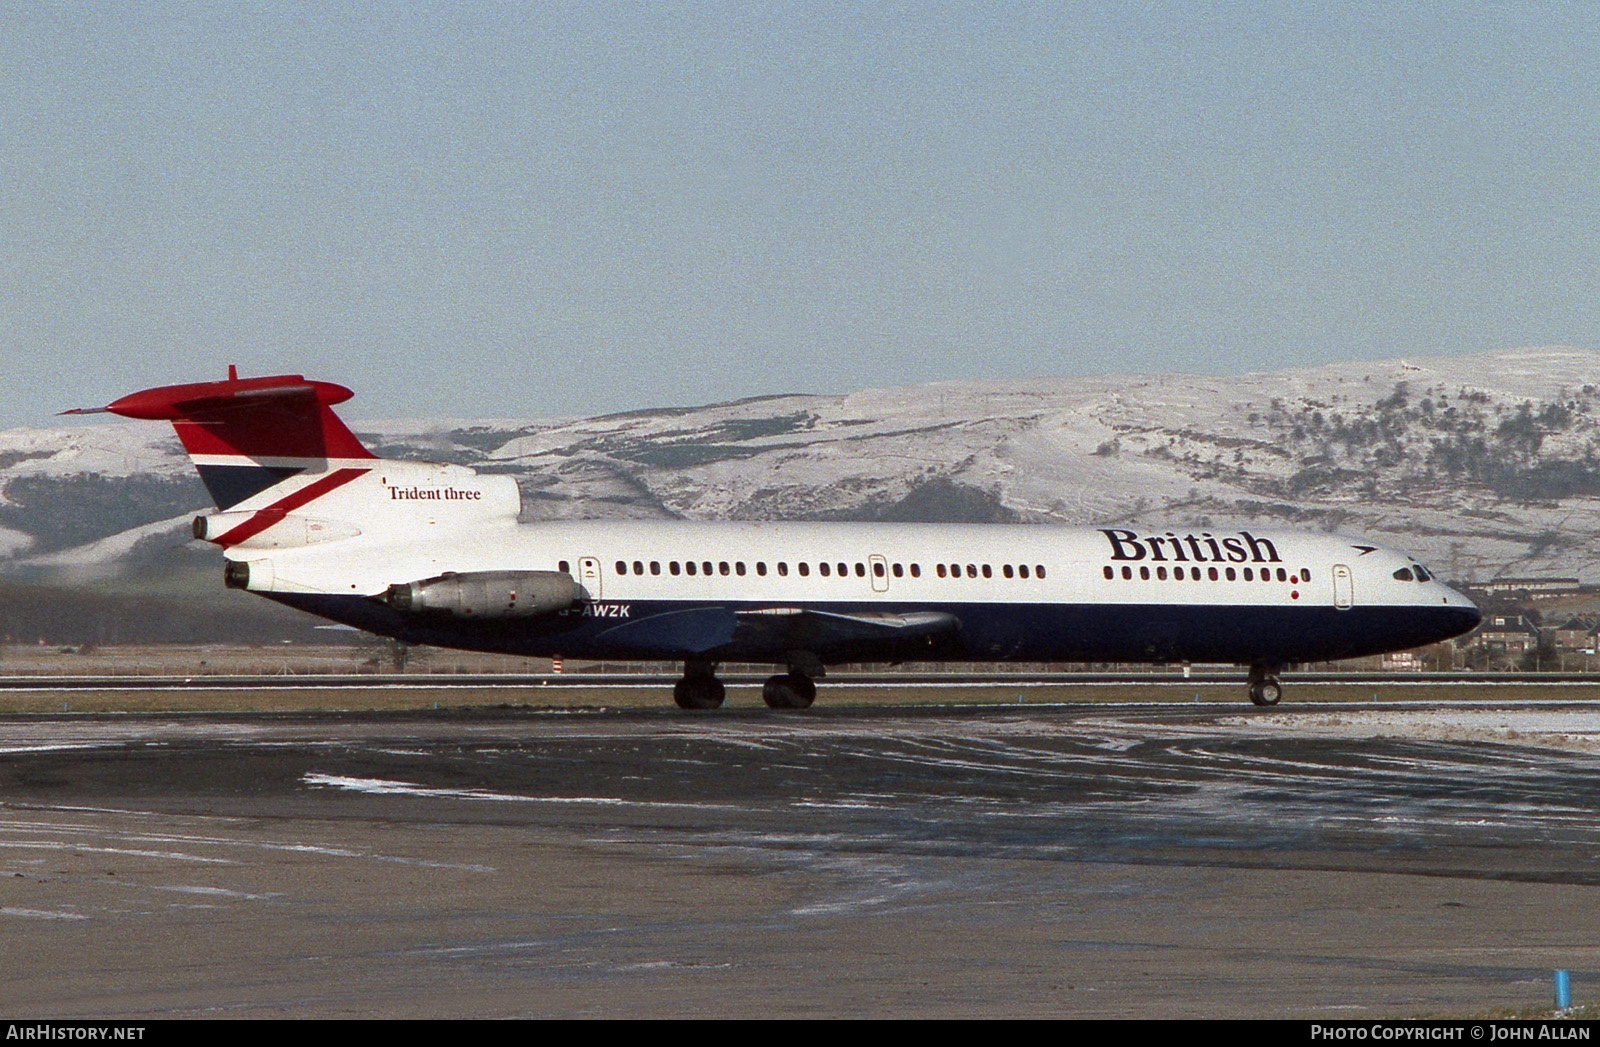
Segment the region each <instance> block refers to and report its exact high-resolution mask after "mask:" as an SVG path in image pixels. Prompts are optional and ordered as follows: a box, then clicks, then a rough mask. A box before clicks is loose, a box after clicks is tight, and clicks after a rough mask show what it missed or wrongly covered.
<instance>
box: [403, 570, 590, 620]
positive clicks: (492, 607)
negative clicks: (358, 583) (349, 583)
mask: <svg viewBox="0 0 1600 1047" xmlns="http://www.w3.org/2000/svg"><path fill="white" fill-rule="evenodd" d="M384 599H385V601H386V602H387V603H388V604H389V606H390V607H392V608H394V609H395V610H397V611H400V612H401V613H404V614H423V613H434V614H447V615H450V616H452V617H455V618H491V619H492V618H531V617H533V616H534V615H540V614H551V613H553V612H555V611H565V610H566V609H567V608H569V607H571V606H572V605H573V604H575V603H577V602H579V601H580V600H582V599H583V589H582V587H580V586H579V585H578V583H577V581H576V580H575V579H574V578H573V577H572V576H571V575H570V574H566V573H563V572H561V571H474V572H469V573H467V574H456V573H454V572H450V573H447V574H443V575H440V576H439V577H437V578H428V579H425V580H423V581H420V582H406V583H405V584H403V585H391V586H389V591H388V592H387V593H386V594H385V596H384Z"/></svg>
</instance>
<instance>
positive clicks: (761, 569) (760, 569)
mask: <svg viewBox="0 0 1600 1047" xmlns="http://www.w3.org/2000/svg"><path fill="white" fill-rule="evenodd" d="M756 574H758V575H760V576H761V577H762V578H765V577H766V576H767V561H765V560H757V561H756Z"/></svg>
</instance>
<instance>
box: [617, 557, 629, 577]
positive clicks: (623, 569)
mask: <svg viewBox="0 0 1600 1047" xmlns="http://www.w3.org/2000/svg"><path fill="white" fill-rule="evenodd" d="M617 573H618V574H627V573H628V565H627V564H625V563H623V562H622V561H621V560H618V561H617Z"/></svg>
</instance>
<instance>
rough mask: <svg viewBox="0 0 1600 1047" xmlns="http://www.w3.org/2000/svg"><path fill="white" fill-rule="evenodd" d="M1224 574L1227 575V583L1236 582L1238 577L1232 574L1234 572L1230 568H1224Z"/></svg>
mask: <svg viewBox="0 0 1600 1047" xmlns="http://www.w3.org/2000/svg"><path fill="white" fill-rule="evenodd" d="M1226 572H1227V575H1228V581H1230V582H1233V581H1237V580H1238V578H1239V576H1238V575H1237V574H1235V573H1234V570H1233V568H1232V567H1229V568H1226Z"/></svg>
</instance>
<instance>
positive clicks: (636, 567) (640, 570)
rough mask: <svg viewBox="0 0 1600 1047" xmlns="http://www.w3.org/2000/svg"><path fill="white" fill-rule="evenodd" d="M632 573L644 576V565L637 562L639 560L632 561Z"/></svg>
mask: <svg viewBox="0 0 1600 1047" xmlns="http://www.w3.org/2000/svg"><path fill="white" fill-rule="evenodd" d="M633 573H634V574H644V563H643V562H642V561H639V560H635V561H633Z"/></svg>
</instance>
